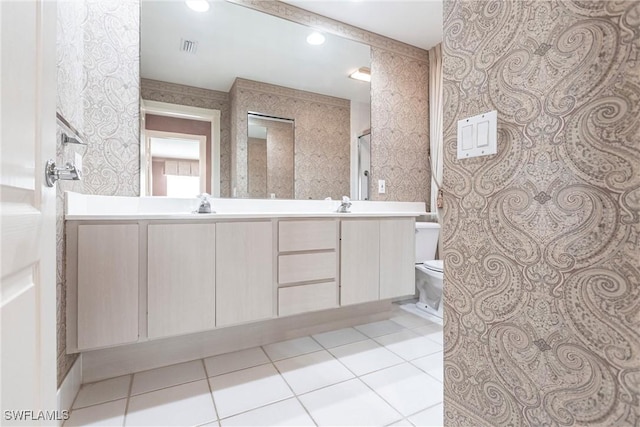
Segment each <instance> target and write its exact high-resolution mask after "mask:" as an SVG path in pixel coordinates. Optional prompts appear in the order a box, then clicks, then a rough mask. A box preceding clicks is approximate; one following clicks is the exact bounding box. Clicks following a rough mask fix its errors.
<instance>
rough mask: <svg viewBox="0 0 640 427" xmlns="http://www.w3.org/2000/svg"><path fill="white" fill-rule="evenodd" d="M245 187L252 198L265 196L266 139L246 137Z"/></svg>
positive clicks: (264, 197) (263, 197)
mask: <svg viewBox="0 0 640 427" xmlns="http://www.w3.org/2000/svg"><path fill="white" fill-rule="evenodd" d="M247 188H248V190H247V191H248V193H249V197H250V198H252V199H266V198H267V140H266V139H262V138H248V139H247Z"/></svg>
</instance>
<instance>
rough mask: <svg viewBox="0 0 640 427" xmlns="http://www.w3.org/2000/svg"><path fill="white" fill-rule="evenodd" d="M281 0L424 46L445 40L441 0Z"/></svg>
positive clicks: (405, 41)
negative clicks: (443, 38) (443, 36)
mask: <svg viewBox="0 0 640 427" xmlns="http://www.w3.org/2000/svg"><path fill="white" fill-rule="evenodd" d="M281 1H284V2H285V3H289V4H292V5H294V6H297V7H300V8H302V9H305V10H308V11H311V12H314V13H317V14H319V15H323V16H326V17H329V18H332V19H336V20H338V21H342V22H345V23H347V24H350V25H353V26H354V27H358V28H363V29H365V30H367V31H371V32H373V33H377V34H381V35H383V36H387V37H389V38H392V39H395V40H399V41H401V42H404V43H407V44H410V45H412V46H417V47H420V48H422V49H431V48H432V47H433V46H435V45H437V44H438V43H440V42H441V41H442V0H411V1H406V0H281Z"/></svg>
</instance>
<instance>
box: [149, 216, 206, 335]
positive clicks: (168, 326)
mask: <svg viewBox="0 0 640 427" xmlns="http://www.w3.org/2000/svg"><path fill="white" fill-rule="evenodd" d="M215 242H216V225H215V224H150V225H149V227H148V246H147V254H148V256H147V283H148V286H147V306H148V313H147V319H148V320H147V321H148V335H149V338H161V337H167V336H171V335H179V334H187V333H191V332H198V331H203V330H207V329H213V328H214V327H215V319H216V317H215V306H216V305H215V295H216V288H215V279H216V268H215V260H216V243H215Z"/></svg>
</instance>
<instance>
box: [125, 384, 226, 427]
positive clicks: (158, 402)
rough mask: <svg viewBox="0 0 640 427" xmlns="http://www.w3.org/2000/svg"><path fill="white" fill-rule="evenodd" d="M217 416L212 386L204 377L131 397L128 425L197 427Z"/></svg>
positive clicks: (127, 418) (126, 422)
mask: <svg viewBox="0 0 640 427" xmlns="http://www.w3.org/2000/svg"><path fill="white" fill-rule="evenodd" d="M215 419H216V412H215V409H214V406H213V400H212V399H211V392H210V391H209V386H208V385H207V381H206V380H201V381H196V382H191V383H187V384H181V385H177V386H174V387H169V388H165V389H162V390H157V391H152V392H150V393H145V394H140V395H138V396H133V397H131V398H130V399H129V409H128V410H127V416H126V419H125V426H194V425H200V424H205V423H208V422H211V421H214V420H215Z"/></svg>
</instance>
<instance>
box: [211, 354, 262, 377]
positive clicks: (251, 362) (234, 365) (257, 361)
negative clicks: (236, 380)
mask: <svg viewBox="0 0 640 427" xmlns="http://www.w3.org/2000/svg"><path fill="white" fill-rule="evenodd" d="M265 363H270V360H269V358H268V357H267V355H266V354H265V353H264V351H262V349H261V348H260V347H254V348H249V349H247V350H240V351H234V352H233V353H225V354H221V355H219V356H213V357H209V358H207V359H204V364H205V366H206V367H207V375H209V376H210V377H213V376H216V375H222V374H227V373H229V372H233V371H239V370H241V369H246V368H253V367H254V366H258V365H264V364H265Z"/></svg>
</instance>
